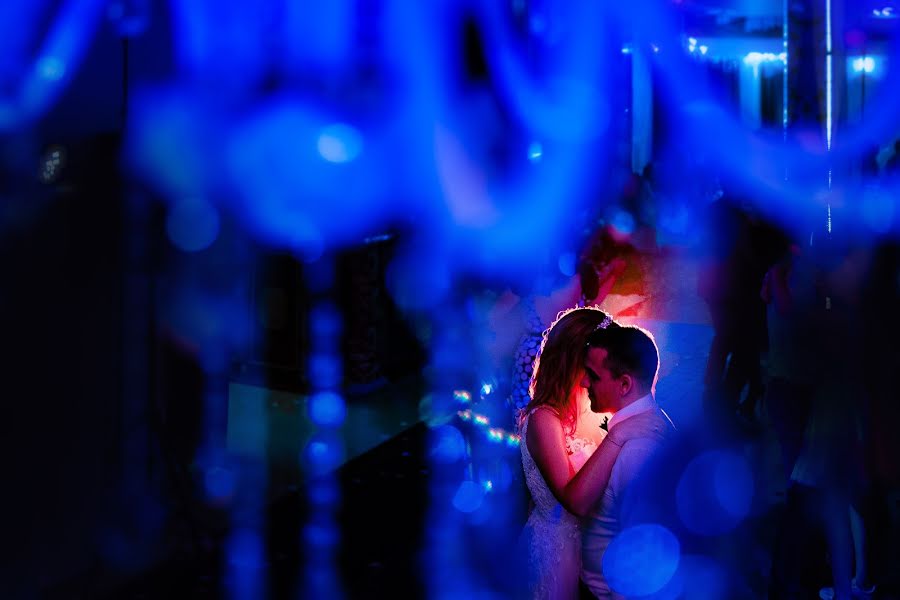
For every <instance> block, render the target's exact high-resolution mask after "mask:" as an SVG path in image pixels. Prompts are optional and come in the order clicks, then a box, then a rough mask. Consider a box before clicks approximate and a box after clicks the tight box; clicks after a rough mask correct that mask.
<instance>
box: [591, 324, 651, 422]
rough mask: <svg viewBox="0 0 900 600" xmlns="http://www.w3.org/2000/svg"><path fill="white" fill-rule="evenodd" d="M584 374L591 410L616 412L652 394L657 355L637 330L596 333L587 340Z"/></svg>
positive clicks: (636, 328) (648, 341)
mask: <svg viewBox="0 0 900 600" xmlns="http://www.w3.org/2000/svg"><path fill="white" fill-rule="evenodd" d="M584 370H585V375H584V378H583V379H582V381H581V385H582V387H585V388H587V390H588V397H589V398H590V400H591V410H592V411H594V412H616V411H618V410H619V409H621V408H623V407H625V406H628V405H629V404H631V403H632V402H633V401H635V400H637V399H638V398H640V397H642V396H644V395H646V394H648V393H651V392H652V391H653V390H654V387H655V384H656V376H657V372H658V371H659V351H658V350H657V348H656V343H655V342H654V341H653V336H652V335H651V334H650V333H648V332H647V331H645V330H643V329H641V328H640V327H633V326H628V327H617V328H609V329H598V330H596V331H594V332H593V333H592V334H591V335H590V337H588V342H587V352H586V353H585V359H584Z"/></svg>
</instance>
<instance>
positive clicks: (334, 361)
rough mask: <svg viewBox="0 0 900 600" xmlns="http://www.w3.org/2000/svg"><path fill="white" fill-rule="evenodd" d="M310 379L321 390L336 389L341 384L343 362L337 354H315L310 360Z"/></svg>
mask: <svg viewBox="0 0 900 600" xmlns="http://www.w3.org/2000/svg"><path fill="white" fill-rule="evenodd" d="M309 371H310V379H312V380H313V382H314V384H315V385H316V386H318V387H320V388H336V387H338V386H339V385H340V383H341V361H340V360H339V358H338V356H337V355H336V354H314V355H312V356H311V357H310V359H309Z"/></svg>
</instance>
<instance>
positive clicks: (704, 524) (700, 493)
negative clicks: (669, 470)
mask: <svg viewBox="0 0 900 600" xmlns="http://www.w3.org/2000/svg"><path fill="white" fill-rule="evenodd" d="M753 491H754V483H753V474H752V472H751V470H750V467H749V465H748V464H747V461H746V460H745V459H744V458H743V457H742V456H740V455H737V454H734V453H732V452H726V451H721V450H715V451H711V452H706V453H704V454H701V455H700V456H698V457H697V458H695V459H694V460H692V461H691V463H690V464H689V465H688V466H687V468H686V469H685V471H684V473H683V474H682V476H681V480H680V481H679V482H678V487H677V489H676V495H675V499H676V502H677V508H678V514H679V516H680V518H681V520H682V522H683V523H684V524H685V526H686V527H688V528H689V529H690V530H691V531H693V532H694V533H697V534H700V535H720V534H723V533H727V532H729V531H731V530H732V529H734V528H735V527H736V526H737V525H738V524H739V523H740V522H741V521H742V520H743V519H744V518H745V517H746V516H747V515H748V513H749V512H750V507H751V504H752V502H753Z"/></svg>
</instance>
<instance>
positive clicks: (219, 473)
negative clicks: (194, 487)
mask: <svg viewBox="0 0 900 600" xmlns="http://www.w3.org/2000/svg"><path fill="white" fill-rule="evenodd" d="M204 483H205V484H206V493H207V495H208V496H209V498H210V499H212V500H214V501H223V500H228V499H230V498H231V497H232V496H233V495H234V493H235V490H236V489H237V475H236V474H235V473H234V471H233V470H231V469H227V468H225V467H211V468H210V469H207V471H206V476H205V477H204Z"/></svg>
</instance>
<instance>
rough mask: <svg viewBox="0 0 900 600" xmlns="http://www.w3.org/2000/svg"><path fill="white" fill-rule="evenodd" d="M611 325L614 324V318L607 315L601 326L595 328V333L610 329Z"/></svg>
mask: <svg viewBox="0 0 900 600" xmlns="http://www.w3.org/2000/svg"><path fill="white" fill-rule="evenodd" d="M610 323H612V317H611V316H609V315H606V316H605V317H603V321H602V322H601V323H600V324H599V325H597V326H596V327H594V331H599V330H600V329H606V328H607V327H609V325H610Z"/></svg>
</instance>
